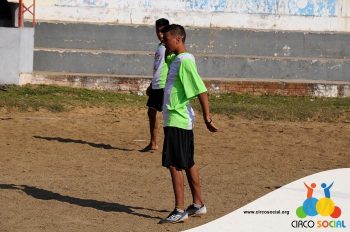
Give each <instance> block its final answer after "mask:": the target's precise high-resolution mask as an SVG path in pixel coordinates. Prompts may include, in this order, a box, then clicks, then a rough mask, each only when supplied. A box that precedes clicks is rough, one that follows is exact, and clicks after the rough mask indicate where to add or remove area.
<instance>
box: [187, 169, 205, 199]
mask: <svg viewBox="0 0 350 232" xmlns="http://www.w3.org/2000/svg"><path fill="white" fill-rule="evenodd" d="M186 176H187V181H188V184H189V186H190V188H191V193H192V198H193V203H195V204H197V205H203V199H202V192H201V185H200V180H199V171H198V169H197V166H196V165H193V166H192V167H191V168H189V169H186Z"/></svg>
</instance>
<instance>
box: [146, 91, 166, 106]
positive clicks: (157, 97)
mask: <svg viewBox="0 0 350 232" xmlns="http://www.w3.org/2000/svg"><path fill="white" fill-rule="evenodd" d="M163 97H164V89H151V91H150V94H149V97H148V101H147V106H148V107H150V108H153V109H156V110H157V111H159V112H162V108H163Z"/></svg>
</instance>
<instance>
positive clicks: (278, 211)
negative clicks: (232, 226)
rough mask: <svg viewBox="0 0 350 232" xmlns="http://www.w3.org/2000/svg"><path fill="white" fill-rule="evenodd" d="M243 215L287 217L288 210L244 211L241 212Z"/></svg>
mask: <svg viewBox="0 0 350 232" xmlns="http://www.w3.org/2000/svg"><path fill="white" fill-rule="evenodd" d="M243 213H244V214H256V215H258V214H261V215H266V214H283V215H289V210H245V211H243Z"/></svg>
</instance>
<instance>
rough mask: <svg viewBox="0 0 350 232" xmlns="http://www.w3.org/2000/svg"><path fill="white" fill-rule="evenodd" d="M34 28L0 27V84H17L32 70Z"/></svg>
mask: <svg viewBox="0 0 350 232" xmlns="http://www.w3.org/2000/svg"><path fill="white" fill-rule="evenodd" d="M33 50H34V29H33V28H22V29H18V28H5V27H0V60H1V62H0V70H1V72H0V84H18V83H19V76H20V74H21V73H31V72H33Z"/></svg>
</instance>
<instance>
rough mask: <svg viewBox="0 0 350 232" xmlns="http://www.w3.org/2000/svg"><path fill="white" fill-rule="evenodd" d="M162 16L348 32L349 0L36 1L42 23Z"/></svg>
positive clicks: (197, 22) (144, 20) (193, 22)
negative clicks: (49, 21)
mask: <svg viewBox="0 0 350 232" xmlns="http://www.w3.org/2000/svg"><path fill="white" fill-rule="evenodd" d="M26 2H27V4H31V0H26ZM160 17H166V18H168V19H169V20H171V22H174V23H178V24H182V25H184V26H194V27H233V28H250V29H268V30H269V29H280V30H303V31H338V32H350V0H36V18H37V20H39V21H40V20H57V21H74V22H93V23H120V24H149V25H153V23H154V21H155V19H157V18H160ZM26 18H30V16H29V15H28V14H26Z"/></svg>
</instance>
